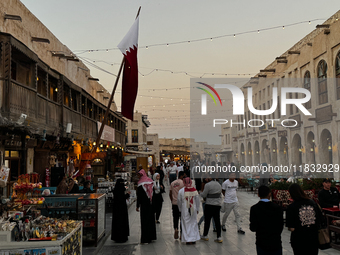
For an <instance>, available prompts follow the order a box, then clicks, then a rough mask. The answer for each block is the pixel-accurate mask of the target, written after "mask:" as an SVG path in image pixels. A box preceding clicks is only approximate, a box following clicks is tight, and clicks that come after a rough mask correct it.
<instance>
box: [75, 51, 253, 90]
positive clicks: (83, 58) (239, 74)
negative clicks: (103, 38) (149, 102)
mask: <svg viewBox="0 0 340 255" xmlns="http://www.w3.org/2000/svg"><path fill="white" fill-rule="evenodd" d="M78 58H79V59H81V60H82V61H83V62H85V63H87V64H89V65H90V66H92V67H94V68H96V69H98V70H101V71H104V72H106V73H108V74H111V75H114V76H116V75H115V74H113V73H111V72H110V71H108V70H105V69H103V68H101V67H99V66H98V65H95V64H93V63H103V64H106V65H110V66H114V65H116V64H117V63H111V62H108V61H105V60H98V59H91V58H86V57H78ZM139 69H151V71H150V72H149V73H142V72H141V71H140V70H139V71H138V73H139V74H140V75H141V76H142V77H146V76H149V75H151V74H152V73H154V72H167V73H170V74H185V75H187V76H189V77H191V78H203V77H205V76H207V75H211V76H253V75H255V74H257V73H219V72H212V73H201V72H192V71H174V70H170V69H162V68H148V67H139ZM196 74H197V75H196ZM237 82H238V83H239V82H240V81H237ZM178 89H181V88H178ZM154 90H157V89H154ZM158 90H161V89H158ZM162 90H165V89H162ZM166 90H171V89H166Z"/></svg>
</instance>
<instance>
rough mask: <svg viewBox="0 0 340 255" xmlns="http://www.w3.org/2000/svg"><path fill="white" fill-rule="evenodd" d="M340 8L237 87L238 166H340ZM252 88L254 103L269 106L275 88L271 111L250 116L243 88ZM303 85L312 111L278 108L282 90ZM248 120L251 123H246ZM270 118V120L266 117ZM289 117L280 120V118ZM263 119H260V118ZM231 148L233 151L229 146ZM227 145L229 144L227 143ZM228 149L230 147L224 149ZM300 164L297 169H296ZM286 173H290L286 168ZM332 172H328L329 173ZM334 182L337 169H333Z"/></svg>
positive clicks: (291, 96)
mask: <svg viewBox="0 0 340 255" xmlns="http://www.w3.org/2000/svg"><path fill="white" fill-rule="evenodd" d="M338 17H340V12H337V13H336V14H335V15H333V16H332V17H330V18H329V19H328V20H327V21H325V22H324V23H323V24H320V25H318V26H317V27H316V29H315V30H314V31H312V32H311V33H310V34H308V35H307V36H306V37H304V38H303V39H302V40H300V41H299V42H298V43H296V44H295V45H294V46H293V47H292V48H290V49H289V50H287V51H286V52H285V53H283V54H282V55H280V56H278V57H277V58H276V59H275V60H274V61H273V62H272V63H271V64H270V65H268V66H267V67H266V68H264V69H263V70H261V71H260V73H258V74H257V75H256V76H255V77H253V78H252V79H251V80H250V81H249V82H248V83H247V84H246V85H244V86H243V87H242V88H241V89H242V91H243V93H244V96H245V112H244V115H239V116H238V117H237V121H238V122H241V123H243V122H245V123H246V124H245V125H237V127H236V128H237V134H236V135H234V136H233V138H235V139H237V147H234V146H233V148H232V150H236V151H237V152H238V153H237V154H238V159H239V161H240V163H241V164H242V165H247V166H252V165H258V164H259V163H264V162H266V163H269V164H271V165H277V166H279V165H291V164H292V165H295V166H296V167H297V171H299V170H301V169H304V167H309V168H310V166H311V165H312V164H314V165H316V164H321V165H322V164H327V166H328V169H331V168H332V165H334V164H339V160H340V152H339V149H338V146H339V145H340V144H339V139H340V138H339V135H340V133H339V130H340V111H339V109H340V82H339V79H336V78H340V37H339V33H340V20H339V19H338ZM249 87H251V88H252V101H253V106H254V108H255V109H257V110H268V109H270V108H271V107H272V104H273V88H277V90H278V98H277V99H278V100H277V101H278V107H277V109H276V111H275V112H274V113H272V114H270V115H266V116H260V115H254V114H253V113H252V112H251V111H250V110H249V108H248V100H247V98H248V96H247V91H248V88H249ZM283 87H288V88H304V89H307V90H309V91H310V92H311V100H310V101H309V102H307V103H305V104H304V106H305V108H306V109H307V110H308V111H309V112H310V113H311V115H305V114H304V113H302V112H301V111H300V109H298V108H297V107H296V106H294V105H287V107H286V115H282V113H283V110H284V109H281V108H280V100H282V96H281V93H280V91H281V89H282V88H283ZM303 97H304V96H303V95H302V94H301V93H294V92H293V93H287V98H289V99H297V98H300V99H301V98H303ZM251 119H256V120H257V121H251V124H252V125H253V126H255V125H261V124H262V122H263V123H264V125H262V126H261V127H249V125H248V122H249V120H251ZM267 119H275V121H266V120H267ZM285 119H290V121H286V122H284V124H285V125H286V126H291V127H284V126H283V124H282V123H281V121H282V120H285ZM261 120H262V121H261ZM234 148H235V149H234ZM226 149H228V147H226ZM229 150H230V148H229ZM300 166H301V168H300ZM289 174H292V172H290V173H289ZM330 176H333V173H330ZM334 177H335V178H336V179H337V180H339V171H337V172H335V171H334Z"/></svg>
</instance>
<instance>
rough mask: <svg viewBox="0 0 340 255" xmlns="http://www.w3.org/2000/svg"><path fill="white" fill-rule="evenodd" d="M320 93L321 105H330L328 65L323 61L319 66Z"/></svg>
mask: <svg viewBox="0 0 340 255" xmlns="http://www.w3.org/2000/svg"><path fill="white" fill-rule="evenodd" d="M317 71H318V92H319V104H325V103H328V89H327V63H326V61H325V60H321V61H320V62H319V64H318V70H317Z"/></svg>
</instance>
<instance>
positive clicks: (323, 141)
mask: <svg viewBox="0 0 340 255" xmlns="http://www.w3.org/2000/svg"><path fill="white" fill-rule="evenodd" d="M319 152H320V163H321V164H332V163H333V153H332V152H333V144H332V134H331V132H329V130H328V129H324V130H322V132H321V136H320V149H319Z"/></svg>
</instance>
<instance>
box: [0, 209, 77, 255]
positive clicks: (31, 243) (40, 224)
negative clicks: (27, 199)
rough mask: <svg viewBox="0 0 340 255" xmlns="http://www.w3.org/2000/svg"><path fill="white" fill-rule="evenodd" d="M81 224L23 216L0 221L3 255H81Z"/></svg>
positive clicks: (0, 245)
mask: <svg viewBox="0 0 340 255" xmlns="http://www.w3.org/2000/svg"><path fill="white" fill-rule="evenodd" d="M81 240H82V224H81V223H80V222H78V221H74V220H57V219H53V218H47V217H44V216H39V217H37V218H33V217H31V215H26V216H24V217H22V218H17V219H13V217H11V216H10V217H0V247H1V252H2V254H9V255H10V254H16V255H17V254H22V255H26V254H39V255H43V254H60V255H80V254H82V241H81Z"/></svg>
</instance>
